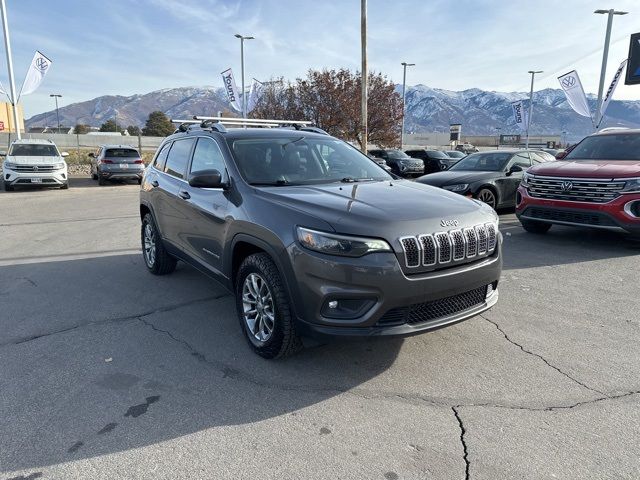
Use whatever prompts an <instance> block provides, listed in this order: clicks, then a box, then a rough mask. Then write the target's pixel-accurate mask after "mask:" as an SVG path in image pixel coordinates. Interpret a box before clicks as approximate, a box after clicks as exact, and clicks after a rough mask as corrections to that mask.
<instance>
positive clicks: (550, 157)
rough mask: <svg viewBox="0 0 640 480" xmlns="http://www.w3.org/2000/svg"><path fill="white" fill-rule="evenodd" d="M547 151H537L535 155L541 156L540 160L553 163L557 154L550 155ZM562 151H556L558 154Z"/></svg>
mask: <svg viewBox="0 0 640 480" xmlns="http://www.w3.org/2000/svg"><path fill="white" fill-rule="evenodd" d="M547 150H552V149H551V148H549V149H547ZM547 150H537V151H536V154H537V155H539V156H541V157H542V158H544V159H546V160H547V162H553V161H555V159H556V155H557V153H551V152H549V151H547ZM561 151H562V150H558V153H559V152H561Z"/></svg>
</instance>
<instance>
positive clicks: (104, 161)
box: [100, 159, 113, 163]
mask: <svg viewBox="0 0 640 480" xmlns="http://www.w3.org/2000/svg"><path fill="white" fill-rule="evenodd" d="M100 163H113V161H112V160H104V159H103V160H100Z"/></svg>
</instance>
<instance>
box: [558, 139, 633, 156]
mask: <svg viewBox="0 0 640 480" xmlns="http://www.w3.org/2000/svg"><path fill="white" fill-rule="evenodd" d="M564 160H577V161H580V160H630V161H638V160H640V135H638V134H631V133H616V134H615V135H594V136H593V137H587V138H585V139H584V140H582V142H580V143H579V144H578V145H577V146H576V147H575V148H574V149H573V150H571V152H570V153H569V154H568V155H567V156H566V157H564Z"/></svg>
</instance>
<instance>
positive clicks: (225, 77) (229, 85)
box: [221, 68, 242, 112]
mask: <svg viewBox="0 0 640 480" xmlns="http://www.w3.org/2000/svg"><path fill="white" fill-rule="evenodd" d="M221 75H222V82H223V83H224V89H225V91H226V92H227V98H228V99H229V104H230V105H231V106H232V107H233V109H234V110H235V111H236V112H241V111H242V104H241V102H240V95H239V94H238V86H237V85H236V80H235V78H234V77H233V71H232V70H231V69H230V68H228V69H226V70H225V71H224V72H222V74H221Z"/></svg>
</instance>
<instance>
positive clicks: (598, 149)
mask: <svg viewBox="0 0 640 480" xmlns="http://www.w3.org/2000/svg"><path fill="white" fill-rule="evenodd" d="M516 215H517V216H518V218H519V219H520V223H521V224H522V227H523V228H524V229H525V230H527V231H528V232H532V233H546V232H547V231H548V230H549V228H551V225H553V224H560V225H574V226H581V227H591V228H599V229H605V230H613V231H619V232H627V233H630V234H633V235H635V236H637V237H638V236H640V130H620V129H616V130H609V131H606V132H599V133H594V134H593V135H590V136H588V137H586V138H585V139H583V140H582V141H581V142H580V143H578V144H577V145H576V146H575V147H573V149H572V150H571V151H570V152H569V153H568V154H567V156H565V157H564V158H563V159H562V160H560V161H555V162H548V163H544V164H540V165H536V166H534V167H533V168H531V169H530V170H529V171H527V173H526V174H525V175H524V177H523V180H522V184H521V185H520V188H519V189H518V195H517V206H516Z"/></svg>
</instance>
